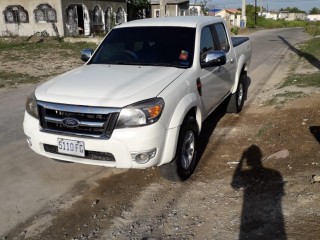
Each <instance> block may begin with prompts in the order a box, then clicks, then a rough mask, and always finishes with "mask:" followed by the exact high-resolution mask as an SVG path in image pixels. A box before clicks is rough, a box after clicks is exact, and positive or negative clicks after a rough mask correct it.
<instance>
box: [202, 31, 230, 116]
mask: <svg viewBox="0 0 320 240" xmlns="http://www.w3.org/2000/svg"><path fill="white" fill-rule="evenodd" d="M213 36H214V35H213V33H212V29H211V27H210V26H207V27H204V28H203V29H202V31H201V40H200V54H201V55H203V54H205V53H206V52H208V51H212V50H218V46H217V44H215V41H214V38H213ZM228 78H229V76H228V72H227V71H226V69H225V67H224V66H219V67H205V68H202V69H201V70H200V81H201V83H202V103H203V106H204V107H205V109H206V114H209V113H211V112H212V110H213V109H214V108H216V107H217V106H218V104H219V103H220V102H221V101H222V100H223V99H224V97H225V96H226V95H227V94H228V93H229V91H230V89H231V87H229V84H228V82H227V81H226V79H228Z"/></svg>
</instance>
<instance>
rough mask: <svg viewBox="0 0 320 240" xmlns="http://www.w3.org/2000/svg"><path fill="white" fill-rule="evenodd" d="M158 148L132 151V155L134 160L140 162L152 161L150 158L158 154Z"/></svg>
mask: <svg viewBox="0 0 320 240" xmlns="http://www.w3.org/2000/svg"><path fill="white" fill-rule="evenodd" d="M156 153H157V149H156V148H154V149H151V150H149V151H144V152H132V153H131V157H132V160H133V161H135V162H136V163H139V164H144V163H147V162H148V161H150V159H152V158H154V157H155V156H156Z"/></svg>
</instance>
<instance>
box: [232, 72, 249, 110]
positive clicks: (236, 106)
mask: <svg viewBox="0 0 320 240" xmlns="http://www.w3.org/2000/svg"><path fill="white" fill-rule="evenodd" d="M246 79H247V74H246V73H245V72H243V73H241V75H240V79H239V83H238V87H237V91H236V92H235V93H234V94H232V95H231V96H230V99H229V103H228V106H227V112H228V113H239V112H241V110H242V108H243V104H244V98H245V86H244V84H245V81H246Z"/></svg>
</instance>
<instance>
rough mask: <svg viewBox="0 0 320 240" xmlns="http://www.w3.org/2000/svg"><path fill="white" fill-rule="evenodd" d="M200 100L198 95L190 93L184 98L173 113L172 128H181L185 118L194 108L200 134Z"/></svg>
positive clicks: (170, 124) (170, 126)
mask: <svg viewBox="0 0 320 240" xmlns="http://www.w3.org/2000/svg"><path fill="white" fill-rule="evenodd" d="M199 106H200V98H199V96H198V94H196V93H189V94H187V95H186V96H184V97H183V98H182V99H181V101H180V102H179V103H178V105H177V107H176V109H175V110H174V112H173V116H172V118H171V121H170V123H169V129H170V128H176V127H179V126H181V124H182V122H183V120H184V118H185V116H186V115H187V114H188V112H189V111H190V110H191V109H192V108H196V112H195V115H196V116H195V117H196V121H197V124H198V128H199V132H200V130H201V125H202V113H201V110H200V107H199Z"/></svg>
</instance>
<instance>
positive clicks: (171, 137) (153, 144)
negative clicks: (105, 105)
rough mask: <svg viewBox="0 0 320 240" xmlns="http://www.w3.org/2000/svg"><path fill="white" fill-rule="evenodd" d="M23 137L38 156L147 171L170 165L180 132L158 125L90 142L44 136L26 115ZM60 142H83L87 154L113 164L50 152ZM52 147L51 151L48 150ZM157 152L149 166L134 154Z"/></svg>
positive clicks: (81, 139)
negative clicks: (59, 140) (138, 160)
mask: <svg viewBox="0 0 320 240" xmlns="http://www.w3.org/2000/svg"><path fill="white" fill-rule="evenodd" d="M23 128H24V133H25V135H26V136H27V138H28V142H30V143H31V144H29V146H30V148H31V149H32V150H33V151H35V152H36V153H38V154H40V155H43V156H46V157H49V158H54V159H59V160H63V161H69V162H77V163H84V164H91V165H99V166H106V167H116V168H148V167H151V166H156V165H161V164H164V163H168V162H170V161H171V160H172V159H173V158H174V155H175V150H176V147H175V146H176V142H177V137H178V132H179V128H173V129H165V128H164V127H163V126H162V124H160V123H159V122H157V123H155V124H152V125H149V126H144V127H137V128H124V129H115V130H114V131H113V133H112V136H111V138H110V139H99V138H87V137H83V136H74V135H63V134H53V133H48V132H42V131H41V127H40V126H39V120H38V119H35V118H34V117H32V116H30V115H29V114H28V113H27V112H25V117H24V122H23ZM58 138H64V139H69V140H76V141H83V142H84V145H85V150H86V151H89V152H91V153H92V152H94V153H103V154H105V153H107V154H110V156H113V158H114V160H108V159H103V160H101V159H100V160H99V157H97V158H96V159H95V156H94V154H93V155H91V157H90V158H88V157H84V158H83V157H76V156H70V155H62V154H59V153H55V151H48V149H53V148H56V147H57V145H58ZM48 146H49V148H48ZM152 149H156V154H155V156H154V157H153V158H151V159H150V160H149V161H148V162H146V163H138V162H136V161H134V160H133V159H132V154H137V153H141V152H146V151H149V150H152Z"/></svg>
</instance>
